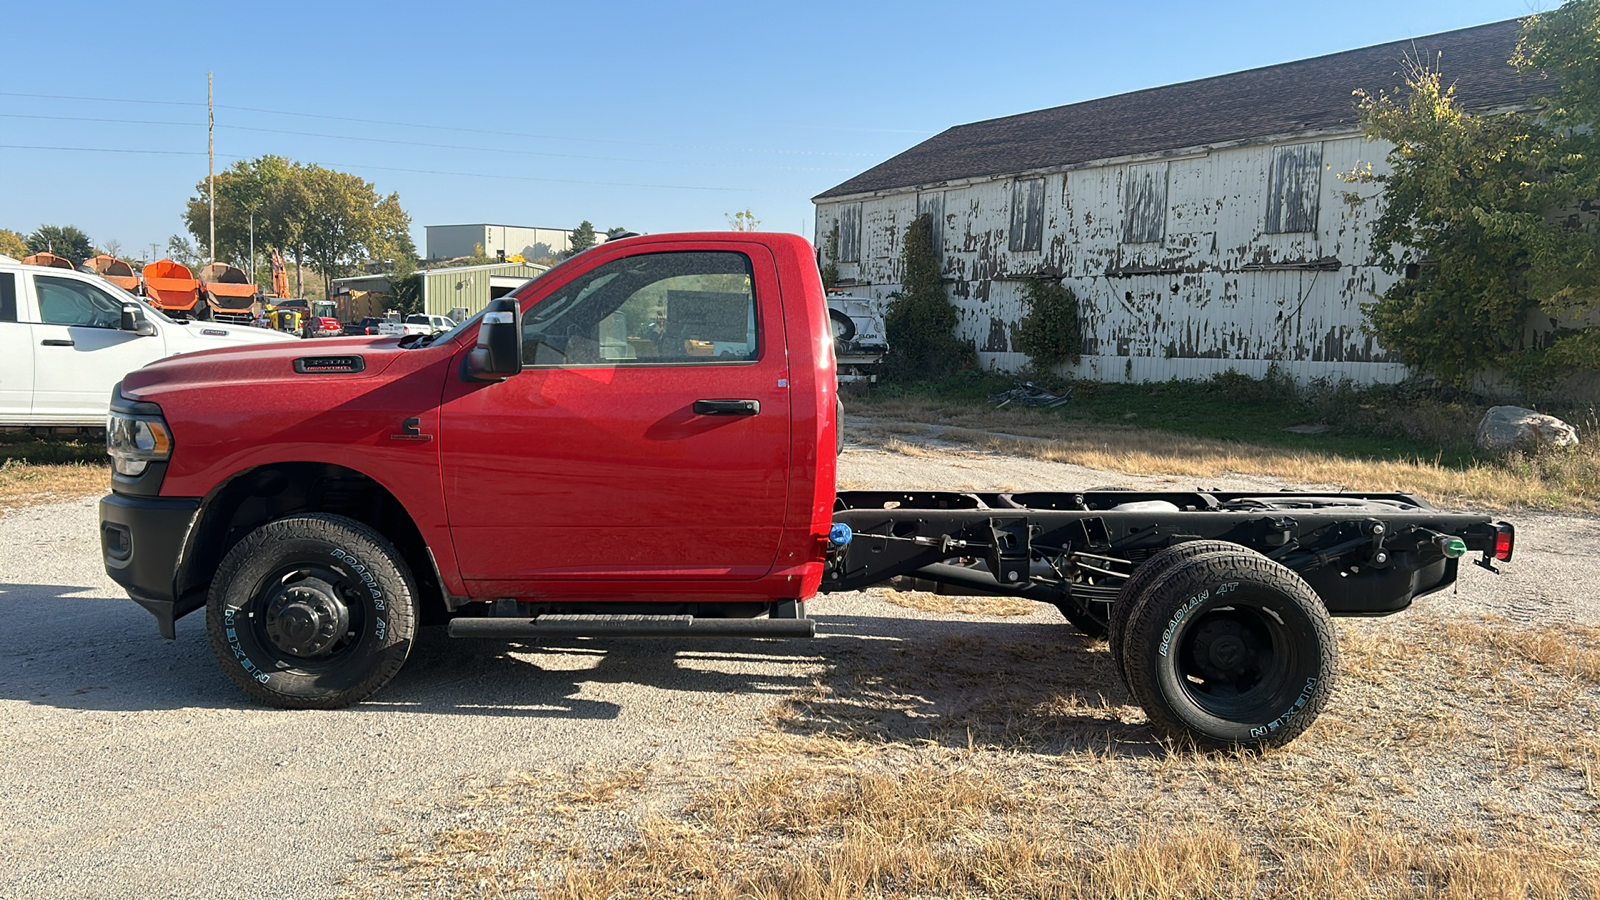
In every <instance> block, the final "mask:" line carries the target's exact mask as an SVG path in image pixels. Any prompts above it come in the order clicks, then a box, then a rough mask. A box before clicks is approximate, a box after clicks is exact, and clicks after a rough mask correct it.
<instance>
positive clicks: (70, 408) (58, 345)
mask: <svg viewBox="0 0 1600 900" xmlns="http://www.w3.org/2000/svg"><path fill="white" fill-rule="evenodd" d="M32 280H33V289H34V298H35V300H36V301H37V303H38V310H39V320H38V321H37V322H35V323H33V324H32V326H31V330H32V345H33V348H32V349H33V389H34V390H33V417H34V418H35V419H41V418H42V419H49V420H51V421H82V422H86V423H90V424H92V423H95V422H99V421H101V420H103V419H104V418H105V416H106V409H107V407H108V406H109V405H110V402H111V388H112V387H114V386H115V385H116V383H117V382H118V381H121V380H122V376H124V375H126V374H128V373H129V372H131V371H133V370H134V369H137V368H139V367H140V366H143V365H144V364H145V363H148V362H151V361H153V360H157V359H160V358H161V357H162V356H165V355H166V354H165V353H164V352H163V347H164V344H163V341H162V338H161V337H160V336H159V335H157V336H151V337H140V336H139V335H137V334H135V333H133V332H131V331H123V330H121V328H120V327H119V326H120V323H121V321H122V301H121V300H119V299H117V298H116V297H114V296H112V295H111V294H110V293H108V292H106V291H103V290H101V289H100V288H98V287H95V286H94V285H92V284H90V283H89V282H87V281H81V280H79V279H77V278H68V277H63V276H57V275H34V276H32Z"/></svg>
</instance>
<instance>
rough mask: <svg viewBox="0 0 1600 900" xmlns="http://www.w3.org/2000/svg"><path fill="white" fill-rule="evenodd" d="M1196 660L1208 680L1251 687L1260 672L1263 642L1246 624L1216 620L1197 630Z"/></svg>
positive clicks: (1224, 619)
mask: <svg viewBox="0 0 1600 900" xmlns="http://www.w3.org/2000/svg"><path fill="white" fill-rule="evenodd" d="M1192 647H1193V651H1194V654H1193V660H1194V664H1195V668H1196V670H1197V674H1198V675H1200V677H1201V678H1203V679H1205V680H1206V681H1221V682H1225V683H1228V684H1232V685H1235V686H1237V687H1241V688H1243V687H1248V685H1249V683H1250V682H1253V681H1254V680H1255V679H1256V677H1257V676H1258V675H1259V672H1260V668H1261V665H1260V653H1261V650H1262V647H1261V643H1260V641H1259V640H1258V639H1257V637H1256V635H1254V634H1252V633H1251V631H1250V629H1248V628H1246V627H1244V626H1243V624H1242V623H1240V622H1237V621H1233V620H1231V619H1226V618H1213V619H1211V620H1210V621H1207V622H1204V623H1203V624H1202V625H1201V626H1200V627H1199V628H1198V629H1196V631H1195V635H1194V643H1193V645H1192Z"/></svg>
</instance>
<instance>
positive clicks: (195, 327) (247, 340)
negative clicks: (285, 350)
mask: <svg viewBox="0 0 1600 900" xmlns="http://www.w3.org/2000/svg"><path fill="white" fill-rule="evenodd" d="M174 324H175V325H177V326H178V327H179V328H182V329H183V332H182V334H184V335H185V336H187V337H191V338H194V339H195V342H196V343H197V344H198V345H199V346H198V347H196V349H206V348H211V347H221V346H224V345H237V344H276V343H282V342H283V341H298V340H299V339H300V338H299V337H297V336H295V335H292V334H285V333H283V332H281V331H273V330H272V329H270V328H256V327H254V326H250V325H223V324H220V323H217V322H182V323H174Z"/></svg>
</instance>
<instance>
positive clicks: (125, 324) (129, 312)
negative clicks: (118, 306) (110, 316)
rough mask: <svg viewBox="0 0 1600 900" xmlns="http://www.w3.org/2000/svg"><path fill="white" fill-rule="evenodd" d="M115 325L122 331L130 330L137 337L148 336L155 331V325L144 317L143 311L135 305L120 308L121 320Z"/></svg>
mask: <svg viewBox="0 0 1600 900" xmlns="http://www.w3.org/2000/svg"><path fill="white" fill-rule="evenodd" d="M117 327H118V328H120V329H121V330H123V331H131V332H133V333H134V334H137V335H138V336H139V337H150V336H152V335H154V334H155V333H156V326H155V325H153V324H151V322H150V320H149V319H146V318H145V317H144V311H143V310H141V309H139V308H138V307H136V306H124V307H123V308H122V320H121V321H120V322H118V323H117Z"/></svg>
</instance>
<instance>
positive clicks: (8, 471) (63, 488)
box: [0, 459, 111, 507]
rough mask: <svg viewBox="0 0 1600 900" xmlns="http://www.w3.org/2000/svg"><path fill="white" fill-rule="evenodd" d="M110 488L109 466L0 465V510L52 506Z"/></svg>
mask: <svg viewBox="0 0 1600 900" xmlns="http://www.w3.org/2000/svg"><path fill="white" fill-rule="evenodd" d="M110 485H111V469H110V466H109V465H95V464H91V463H58V464H46V465H34V464H29V463H19V462H16V461H14V460H9V459H8V460H5V461H4V462H0V507H6V506H10V507H21V506H33V505H35V504H39V503H56V502H59V501H62V500H72V499H76V498H78V497H86V496H89V495H92V494H103V493H105V492H106V491H107V490H108V489H109V488H110Z"/></svg>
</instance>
